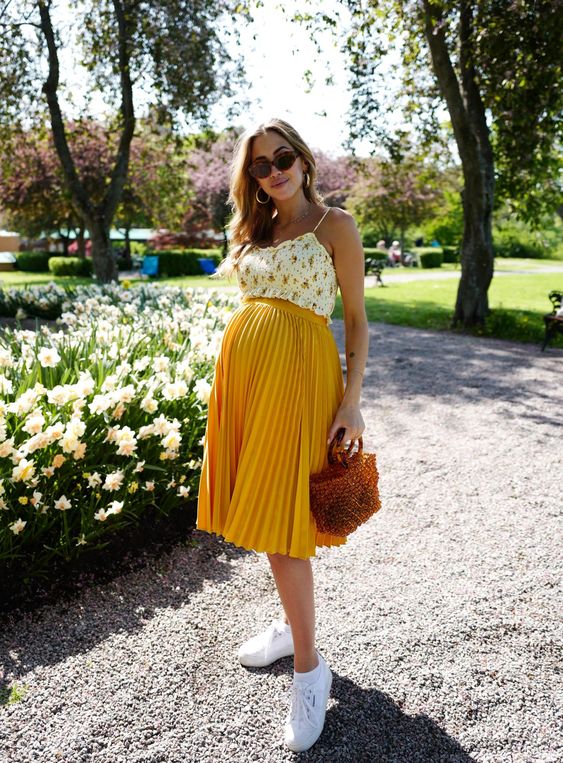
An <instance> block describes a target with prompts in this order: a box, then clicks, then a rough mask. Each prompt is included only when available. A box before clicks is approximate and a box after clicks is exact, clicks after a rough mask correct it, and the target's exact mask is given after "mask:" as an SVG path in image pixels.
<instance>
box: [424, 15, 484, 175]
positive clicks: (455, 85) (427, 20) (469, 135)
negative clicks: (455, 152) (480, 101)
mask: <svg viewBox="0 0 563 763" xmlns="http://www.w3.org/2000/svg"><path fill="white" fill-rule="evenodd" d="M423 5H424V28H425V35H426V40H427V41H428V47H429V48H430V55H431V58H432V66H433V68H434V72H435V74H436V79H437V80H438V84H439V86H440V90H441V91H442V94H443V96H444V98H445V100H446V103H447V106H448V111H449V113H450V117H451V119H452V127H453V130H454V134H455V138H456V142H457V145H458V149H459V153H460V156H461V158H462V159H465V160H469V161H471V160H473V162H474V161H478V146H477V140H476V136H475V135H474V134H473V132H472V131H471V129H470V127H469V118H468V111H467V108H466V105H465V103H464V100H463V97H462V94H461V88H460V85H459V80H458V78H457V75H456V73H455V70H454V67H453V64H452V62H451V59H450V54H449V51H448V46H447V43H446V36H445V32H444V28H443V27H442V26H441V25H440V24H438V22H439V21H440V19H439V18H437V17H436V15H435V13H436V11H435V6H434V5H433V3H432V2H430V0H424V3H423Z"/></svg>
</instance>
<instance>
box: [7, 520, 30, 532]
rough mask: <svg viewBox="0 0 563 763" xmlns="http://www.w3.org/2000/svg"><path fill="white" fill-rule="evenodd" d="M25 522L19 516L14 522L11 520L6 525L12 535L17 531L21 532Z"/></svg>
mask: <svg viewBox="0 0 563 763" xmlns="http://www.w3.org/2000/svg"><path fill="white" fill-rule="evenodd" d="M26 524H27V522H25V521H24V520H23V519H22V518H21V517H20V518H19V519H17V520H16V521H15V522H12V524H11V525H8V526H9V528H10V530H11V531H12V532H13V533H14V535H17V534H18V533H21V531H22V530H23V528H24V527H25V526H26Z"/></svg>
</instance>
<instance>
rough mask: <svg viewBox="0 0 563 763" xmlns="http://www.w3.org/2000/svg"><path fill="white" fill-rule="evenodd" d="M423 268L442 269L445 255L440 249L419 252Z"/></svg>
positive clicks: (433, 248)
mask: <svg viewBox="0 0 563 763" xmlns="http://www.w3.org/2000/svg"><path fill="white" fill-rule="evenodd" d="M418 256H419V260H420V267H421V268H441V267H442V262H443V261H444V255H443V253H442V250H441V249H438V247H430V248H428V249H426V250H425V251H420V250H419V252H418Z"/></svg>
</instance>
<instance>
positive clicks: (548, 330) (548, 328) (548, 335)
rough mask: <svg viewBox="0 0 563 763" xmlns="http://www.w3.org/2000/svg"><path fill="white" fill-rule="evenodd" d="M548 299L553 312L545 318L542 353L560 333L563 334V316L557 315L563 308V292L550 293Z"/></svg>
mask: <svg viewBox="0 0 563 763" xmlns="http://www.w3.org/2000/svg"><path fill="white" fill-rule="evenodd" d="M548 297H549V300H550V302H551V304H552V305H553V310H552V311H551V312H550V313H547V315H544V316H543V322H544V323H545V337H544V340H543V345H542V351H543V350H545V348H546V347H547V345H548V343H549V342H550V341H551V339H553V337H554V336H555V335H556V334H557V332H558V331H559V332H560V333H563V315H557V311H558V310H559V309H560V307H561V300H562V299H563V291H550V292H549V295H548Z"/></svg>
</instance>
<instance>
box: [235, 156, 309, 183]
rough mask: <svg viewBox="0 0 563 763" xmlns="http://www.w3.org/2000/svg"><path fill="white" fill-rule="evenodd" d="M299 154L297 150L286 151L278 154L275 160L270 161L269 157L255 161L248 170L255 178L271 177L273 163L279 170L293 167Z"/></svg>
mask: <svg viewBox="0 0 563 763" xmlns="http://www.w3.org/2000/svg"><path fill="white" fill-rule="evenodd" d="M298 156H299V154H297V152H296V151H284V153H283V154H279V156H276V157H275V159H274V160H273V161H270V160H269V159H259V160H258V161H256V162H253V163H252V164H251V165H250V167H249V168H248V171H249V173H250V174H251V175H252V177H253V178H257V179H258V178H259V179H260V180H263V179H264V178H267V177H270V173H271V172H272V165H273V166H274V167H275V168H276V169H277V170H282V171H283V170H288V169H289V168H290V167H293V165H294V164H295V160H296V159H297V157H298Z"/></svg>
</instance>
